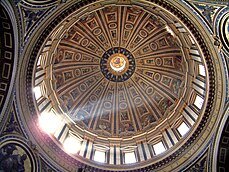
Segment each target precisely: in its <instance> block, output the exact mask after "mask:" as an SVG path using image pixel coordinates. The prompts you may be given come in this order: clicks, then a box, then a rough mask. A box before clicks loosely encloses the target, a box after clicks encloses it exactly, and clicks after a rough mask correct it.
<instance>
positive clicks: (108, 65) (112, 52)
mask: <svg viewBox="0 0 229 172" xmlns="http://www.w3.org/2000/svg"><path fill="white" fill-rule="evenodd" d="M100 69H101V72H102V73H103V75H104V76H105V77H106V78H107V79H108V80H110V81H114V82H123V81H126V80H127V79H129V78H130V77H131V76H132V75H133V73H134V70H135V59H134V57H133V55H132V54H131V53H130V52H129V51H128V50H126V49H125V48H119V47H115V48H111V49H109V50H108V51H106V52H105V53H104V54H103V56H102V58H101V61H100Z"/></svg>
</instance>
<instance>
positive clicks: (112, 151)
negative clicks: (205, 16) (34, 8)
mask: <svg viewBox="0 0 229 172" xmlns="http://www.w3.org/2000/svg"><path fill="white" fill-rule="evenodd" d="M81 5H82V4H81ZM76 8H77V5H76V6H74V5H73V6H72V7H71V8H70V7H69V10H68V11H67V12H66V13H63V14H62V16H61V15H60V16H58V17H57V19H56V21H54V24H53V25H49V26H50V27H49V28H48V29H47V31H46V32H47V33H44V34H43V35H42V37H41V38H40V39H39V40H40V42H38V43H37V45H36V46H37V47H35V48H34V52H33V53H32V55H31V61H30V62H29V68H28V72H27V74H26V77H27V80H26V84H27V86H26V87H27V89H28V90H29V89H31V87H32V88H34V89H35V93H31V91H28V92H27V93H26V95H27V98H28V100H27V101H28V103H29V104H30V106H29V111H30V112H31V113H32V114H33V115H35V116H34V118H37V117H38V118H41V117H42V116H46V117H47V116H49V115H50V114H52V117H51V118H45V119H46V120H47V119H48V120H49V121H48V125H50V126H51V124H52V123H55V121H57V122H56V125H57V124H58V125H57V126H56V127H55V129H54V130H52V132H50V133H49V134H50V138H51V139H52V141H53V142H54V143H55V145H57V146H58V147H59V148H61V149H63V150H65V148H64V144H65V143H66V140H67V138H69V137H70V136H71V137H74V138H75V140H77V141H78V142H77V143H79V145H77V146H76V147H79V150H78V152H76V153H70V155H71V158H72V159H73V160H72V161H76V162H77V163H78V162H80V163H82V164H87V165H89V166H93V167H94V168H102V169H106V170H108V169H109V170H124V171H125V170H127V169H128V170H131V169H139V168H143V167H149V169H154V168H158V167H160V166H163V163H162V162H169V161H171V160H172V159H174V158H176V156H175V154H176V155H177V156H178V155H179V154H180V153H181V152H182V149H183V147H185V146H186V147H188V145H190V144H191V143H192V142H193V140H194V139H195V137H197V136H198V134H199V133H200V131H201V127H202V125H205V122H207V120H206V118H207V116H208V114H209V112H210V110H211V107H212V100H213V98H214V95H213V92H214V74H213V72H212V71H213V70H214V68H213V65H212V62H211V60H210V57H209V53H206V52H207V51H208V50H207V49H206V45H205V44H204V43H203V40H201V37H200V34H199V33H198V30H197V29H196V28H195V26H194V25H193V24H192V23H191V21H189V20H188V19H187V18H185V17H184V16H182V15H180V14H179V12H178V10H177V9H176V8H174V7H173V6H170V5H169V4H166V3H164V7H161V6H160V4H159V5H158V4H157V3H155V4H154V3H149V2H141V1H139V2H135V1H133V2H132V1H131V3H130V2H128V3H125V2H115V3H114V2H113V1H99V2H96V3H92V4H89V5H82V7H81V8H80V10H77V9H76ZM166 8H167V9H166ZM67 13H68V14H67ZM184 20H185V21H186V23H184ZM54 26H55V27H54ZM201 41H202V42H201ZM41 42H42V44H41ZM38 44H39V45H38ZM203 49H204V51H205V52H204V51H203ZM206 59H207V60H206ZM31 66H32V68H31ZM31 69H32V70H33V74H32V75H33V76H32V77H31V71H30V70H31ZM209 80H211V82H209ZM210 84H213V85H212V86H211V85H210ZM210 87H211V88H212V90H211V91H209V88H210ZM212 91H213V92H212ZM207 106H208V108H206V107H207ZM47 114H49V115H47ZM55 119H58V120H59V121H58V120H55ZM38 128H39V127H38ZM72 145H73V144H72ZM72 145H71V146H72ZM182 146H183V147H182ZM44 149H45V148H44ZM45 151H46V150H45ZM65 151H66V150H65ZM96 151H100V152H103V153H105V154H104V155H105V160H104V162H102V164H101V163H98V162H96V161H97V160H96V158H95V154H96ZM131 152H134V153H135V157H136V158H135V162H136V163H134V164H131V165H127V160H126V159H125V156H126V153H131ZM117 165H118V166H117Z"/></svg>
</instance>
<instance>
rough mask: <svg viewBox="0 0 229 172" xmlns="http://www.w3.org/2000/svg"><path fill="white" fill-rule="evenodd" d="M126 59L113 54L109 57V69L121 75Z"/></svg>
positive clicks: (121, 55) (120, 55)
mask: <svg viewBox="0 0 229 172" xmlns="http://www.w3.org/2000/svg"><path fill="white" fill-rule="evenodd" d="M125 58H126V57H125V56H124V55H123V54H113V55H112V56H111V57H110V67H111V69H112V70H114V71H115V72H119V73H121V72H122V71H123V70H124V69H125V68H126V67H127V65H126V63H127V61H126V59H125Z"/></svg>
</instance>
